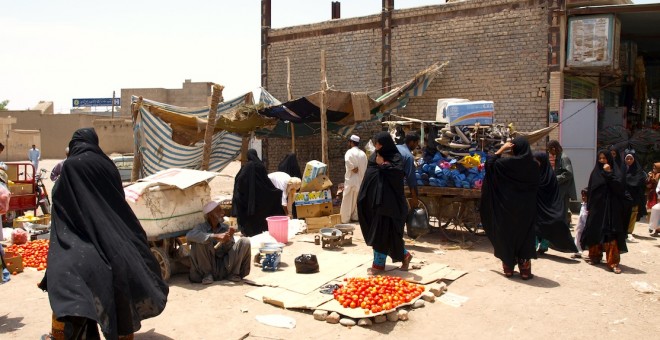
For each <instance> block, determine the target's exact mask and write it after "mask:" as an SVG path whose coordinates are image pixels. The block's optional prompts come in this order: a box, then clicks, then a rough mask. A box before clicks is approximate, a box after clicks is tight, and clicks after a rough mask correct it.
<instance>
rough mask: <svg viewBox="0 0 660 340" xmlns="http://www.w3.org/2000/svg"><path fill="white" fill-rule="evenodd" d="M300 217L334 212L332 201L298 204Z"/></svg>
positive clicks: (297, 211) (318, 215) (325, 214)
mask: <svg viewBox="0 0 660 340" xmlns="http://www.w3.org/2000/svg"><path fill="white" fill-rule="evenodd" d="M296 213H297V215H298V218H308V217H321V216H328V215H331V214H332V202H328V203H319V204H307V205H296Z"/></svg>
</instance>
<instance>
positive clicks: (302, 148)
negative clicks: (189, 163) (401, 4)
mask: <svg viewBox="0 0 660 340" xmlns="http://www.w3.org/2000/svg"><path fill="white" fill-rule="evenodd" d="M383 3H384V5H385V6H386V7H385V8H387V6H388V3H389V4H391V7H389V8H391V9H392V10H391V11H389V13H388V11H386V10H384V11H383V13H382V14H377V15H372V16H367V17H360V18H352V19H339V20H332V21H326V22H322V23H317V24H311V25H304V26H297V27H288V28H282V29H269V28H268V26H269V22H270V20H269V18H268V15H269V12H270V10H269V6H270V1H268V0H265V1H262V4H264V6H265V7H264V8H263V9H262V13H265V14H266V15H264V18H263V19H262V21H263V25H262V26H263V27H264V28H263V34H262V43H264V45H263V47H265V48H262V56H263V58H262V62H263V63H262V71H263V78H262V83H263V85H264V87H266V89H267V90H268V91H269V92H271V93H272V94H273V95H275V97H277V98H286V97H287V92H286V79H287V74H286V72H287V71H286V58H287V57H289V58H290V60H291V81H292V92H293V96H294V97H296V96H301V95H304V94H308V93H311V92H313V91H317V90H318V89H319V87H320V74H319V66H320V55H321V53H320V51H321V49H324V50H325V51H326V65H327V66H326V70H327V79H328V83H329V85H330V86H334V87H336V88H337V89H341V90H347V91H364V90H365V89H368V90H370V91H373V92H370V95H371V96H372V97H377V96H378V95H380V94H381V93H382V92H384V91H383V90H382V88H383V87H387V86H388V85H393V86H396V85H397V84H398V83H400V82H402V81H405V80H407V79H409V78H411V77H412V76H414V75H415V74H416V73H417V72H419V71H421V70H423V69H425V68H426V67H428V66H429V65H431V64H433V63H434V62H438V61H449V62H450V63H449V65H448V67H447V68H446V69H445V71H444V73H443V74H442V75H441V76H440V77H438V78H436V79H435V80H434V82H433V83H432V84H431V86H430V87H429V89H428V90H427V92H426V93H425V95H424V96H423V97H420V98H415V101H412V102H411V103H410V104H409V105H408V106H407V107H406V108H404V109H401V110H399V111H398V112H397V114H399V115H403V116H406V117H410V118H417V119H426V120H428V119H434V117H435V113H436V105H437V99H438V98H452V97H456V98H469V99H472V100H492V101H494V102H495V103H496V104H495V110H496V121H497V122H507V123H508V122H513V123H514V124H515V125H516V127H517V128H518V129H519V130H523V131H527V130H535V129H539V128H542V127H545V126H547V123H548V91H549V90H550V89H549V79H550V71H551V70H552V68H553V66H552V64H553V59H552V57H553V55H552V53H549V50H550V48H549V47H548V46H549V44H553V43H554V44H555V45H556V46H557V48H555V51H559V48H558V45H559V43H560V41H559V40H560V39H557V37H556V38H555V41H552V40H551V37H550V36H551V35H550V34H549V32H551V31H552V30H551V26H553V20H552V13H553V11H554V10H556V9H560V8H562V6H563V1H552V0H471V1H463V2H453V3H447V4H443V5H436V6H427V7H420V8H413V9H404V10H393V7H394V6H393V2H392V1H391V0H389V1H388V0H385V1H383ZM389 14H391V15H389ZM555 24H556V23H555ZM557 33H558V32H557ZM388 46H389V48H388ZM558 58H559V55H554V63H555V64H556V66H555V67H557V68H558V62H557V59H558ZM388 59H389V63H388ZM388 75H390V76H388ZM380 129H381V128H380V126H379V125H374V124H371V125H369V126H365V127H362V129H360V130H359V134H360V135H361V137H362V138H363V140H366V139H368V138H369V137H371V136H372V135H373V133H374V132H375V131H378V130H380ZM290 143H291V141H290V140H289V139H275V138H270V139H269V140H268V141H267V143H266V145H267V146H266V147H265V152H264V154H265V158H266V160H267V161H268V167H269V170H270V171H272V170H274V169H275V168H276V167H277V164H278V163H279V161H280V160H281V159H282V158H283V156H284V154H285V153H287V152H290V145H291V144H290ZM320 145H321V141H320V138H319V136H310V137H305V138H298V139H297V142H296V153H297V154H298V155H299V157H298V159H299V160H300V161H301V166H302V165H304V164H303V162H305V161H307V160H310V159H320V157H321V151H320ZM345 150H346V147H345V142H344V141H342V140H341V139H340V138H338V137H332V136H331V138H330V142H329V160H330V164H329V166H330V175H331V176H330V177H331V179H332V181H333V183H335V184H336V183H340V182H343V173H344V167H343V166H344V164H343V154H344V152H345Z"/></svg>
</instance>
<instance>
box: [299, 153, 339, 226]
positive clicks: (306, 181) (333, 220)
mask: <svg viewBox="0 0 660 340" xmlns="http://www.w3.org/2000/svg"><path fill="white" fill-rule="evenodd" d="M327 172H328V166H327V165H325V164H324V163H321V162H319V161H309V162H308V163H307V165H306V166H305V171H304V173H303V178H302V187H301V188H300V192H298V193H296V196H295V201H296V212H297V215H298V218H299V219H300V218H304V219H305V223H307V231H308V232H316V231H318V230H319V229H321V228H330V227H332V226H334V225H335V224H339V223H341V217H340V215H339V214H334V215H333V214H332V192H331V191H330V187H332V182H330V179H329V178H328V176H326V174H327Z"/></svg>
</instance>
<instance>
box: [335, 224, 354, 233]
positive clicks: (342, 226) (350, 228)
mask: <svg viewBox="0 0 660 340" xmlns="http://www.w3.org/2000/svg"><path fill="white" fill-rule="evenodd" d="M335 229H339V230H340V231H341V232H342V233H348V232H351V231H354V230H355V225H353V224H337V225H335Z"/></svg>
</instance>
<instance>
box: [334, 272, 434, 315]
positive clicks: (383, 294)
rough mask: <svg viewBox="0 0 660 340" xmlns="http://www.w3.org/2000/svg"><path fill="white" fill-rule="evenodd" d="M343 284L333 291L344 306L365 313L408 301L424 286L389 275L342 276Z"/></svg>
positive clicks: (383, 309)
mask: <svg viewBox="0 0 660 340" xmlns="http://www.w3.org/2000/svg"><path fill="white" fill-rule="evenodd" d="M344 281H345V284H343V285H339V287H338V288H337V289H335V291H334V292H333V295H334V298H335V300H337V302H339V303H340V304H341V305H342V306H343V307H344V308H362V309H364V313H365V314H367V315H368V314H370V313H380V312H384V311H389V310H392V309H395V308H397V307H398V306H400V305H403V304H406V303H409V302H411V301H413V300H414V299H415V298H417V297H419V296H420V295H421V294H422V293H423V292H424V287H423V286H421V285H417V284H414V283H410V282H408V281H406V280H404V279H401V278H398V277H391V276H380V275H379V276H372V277H368V278H344Z"/></svg>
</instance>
